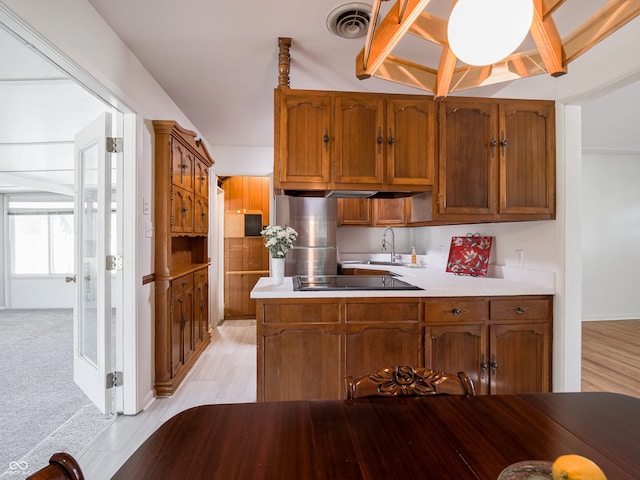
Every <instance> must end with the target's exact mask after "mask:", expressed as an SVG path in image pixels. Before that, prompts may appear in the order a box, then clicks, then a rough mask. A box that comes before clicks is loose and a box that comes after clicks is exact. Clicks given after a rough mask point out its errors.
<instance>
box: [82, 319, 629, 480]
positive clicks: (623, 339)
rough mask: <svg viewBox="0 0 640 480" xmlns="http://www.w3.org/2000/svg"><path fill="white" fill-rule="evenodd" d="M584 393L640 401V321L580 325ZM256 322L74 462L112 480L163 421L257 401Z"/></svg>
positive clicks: (90, 474) (239, 324) (215, 344)
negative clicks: (198, 409) (211, 406)
mask: <svg viewBox="0 0 640 480" xmlns="http://www.w3.org/2000/svg"><path fill="white" fill-rule="evenodd" d="M582 350H583V360H582V374H583V383H582V385H583V386H582V388H583V390H584V391H600V390H606V391H613V392H619V393H625V394H627V395H633V396H636V397H640V320H627V321H611V322H584V324H583V346H582ZM255 379H256V323H255V320H233V321H229V320H227V321H226V322H224V324H223V325H221V326H219V327H218V328H216V329H215V330H214V332H213V337H212V343H211V345H210V346H209V347H208V348H207V350H206V351H205V353H204V354H203V356H202V357H201V358H200V359H199V360H198V362H197V363H196V365H195V367H194V369H193V371H192V372H191V373H190V374H189V375H188V377H187V378H186V380H185V382H184V384H183V385H182V386H181V387H180V388H179V389H178V391H177V393H176V394H175V395H173V396H172V397H169V398H163V399H158V400H156V401H155V402H154V403H153V404H152V405H151V407H150V408H149V409H148V410H146V411H144V412H141V413H139V414H138V415H135V416H120V417H119V418H118V419H117V420H116V422H114V423H113V425H112V426H111V427H109V428H108V430H107V431H106V432H105V433H104V434H103V435H102V436H101V437H100V438H99V439H98V440H97V441H96V442H95V443H94V444H93V445H91V446H90V447H89V448H88V449H87V450H86V451H85V452H83V453H82V454H81V455H80V456H79V457H78V460H79V462H80V465H81V466H82V469H83V471H84V473H85V478H88V479H91V480H102V479H105V480H106V479H110V478H111V477H112V476H113V474H114V473H115V472H116V471H117V470H118V468H120V466H121V465H122V464H123V463H124V462H125V461H126V460H127V458H129V456H130V455H131V454H132V453H133V452H134V451H135V450H136V449H137V448H138V447H139V446H140V444H142V442H143V441H144V440H145V439H146V438H147V437H148V436H149V435H151V433H153V432H154V431H155V430H156V429H157V428H158V427H159V426H160V425H162V423H164V422H165V421H166V420H168V419H169V418H170V417H172V416H173V415H175V414H176V413H178V412H180V411H182V410H185V409H187V408H190V407H193V406H196V405H202V404H208V403H239V402H255V401H256V380H255Z"/></svg>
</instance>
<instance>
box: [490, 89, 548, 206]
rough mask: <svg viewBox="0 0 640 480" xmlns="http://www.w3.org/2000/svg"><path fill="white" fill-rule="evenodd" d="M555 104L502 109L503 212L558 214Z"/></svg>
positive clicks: (501, 185)
mask: <svg viewBox="0 0 640 480" xmlns="http://www.w3.org/2000/svg"><path fill="white" fill-rule="evenodd" d="M554 114H555V111H554V105H553V103H552V102H529V103H518V102H510V103H506V104H502V105H501V106H500V139H499V145H500V148H499V150H500V213H506V214H553V213H554V212H555V194H554V192H555V181H556V180H555V178H556V177H555V117H554Z"/></svg>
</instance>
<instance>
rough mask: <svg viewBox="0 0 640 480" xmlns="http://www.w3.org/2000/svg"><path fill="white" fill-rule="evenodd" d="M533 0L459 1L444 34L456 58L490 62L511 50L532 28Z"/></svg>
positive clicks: (470, 63) (469, 62)
mask: <svg viewBox="0 0 640 480" xmlns="http://www.w3.org/2000/svg"><path fill="white" fill-rule="evenodd" d="M532 20H533V0H458V2H457V3H456V4H455V6H454V7H453V10H452V11H451V16H450V17H449V25H448V27H447V34H448V37H449V46H450V47H451V50H453V53H454V54H455V56H456V57H458V58H459V59H460V60H461V61H463V62H464V63H466V64H468V65H478V66H480V65H491V64H493V63H496V62H499V61H500V60H502V59H503V58H505V57H507V56H509V55H510V54H511V53H513V52H514V51H515V50H516V49H517V48H518V47H519V46H520V44H521V43H522V41H523V40H524V38H525V37H526V36H527V33H528V32H529V29H530V28H531V22H532Z"/></svg>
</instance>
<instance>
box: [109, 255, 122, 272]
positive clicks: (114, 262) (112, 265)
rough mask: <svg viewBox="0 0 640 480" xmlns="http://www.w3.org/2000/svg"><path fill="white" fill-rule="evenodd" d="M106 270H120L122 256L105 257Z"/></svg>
mask: <svg viewBox="0 0 640 480" xmlns="http://www.w3.org/2000/svg"><path fill="white" fill-rule="evenodd" d="M106 268H107V270H122V255H107V263H106Z"/></svg>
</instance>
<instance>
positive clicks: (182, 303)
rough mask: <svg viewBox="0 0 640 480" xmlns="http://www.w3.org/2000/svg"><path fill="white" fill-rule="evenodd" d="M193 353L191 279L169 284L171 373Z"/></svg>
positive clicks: (187, 278)
mask: <svg viewBox="0 0 640 480" xmlns="http://www.w3.org/2000/svg"><path fill="white" fill-rule="evenodd" d="M191 353H193V277H192V276H191V275H187V276H185V277H182V278H179V279H177V280H174V281H172V282H171V373H172V375H175V374H176V372H177V371H178V370H179V369H180V368H181V367H182V366H183V365H184V364H185V362H186V361H187V359H188V358H189V356H190V355H191Z"/></svg>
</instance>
